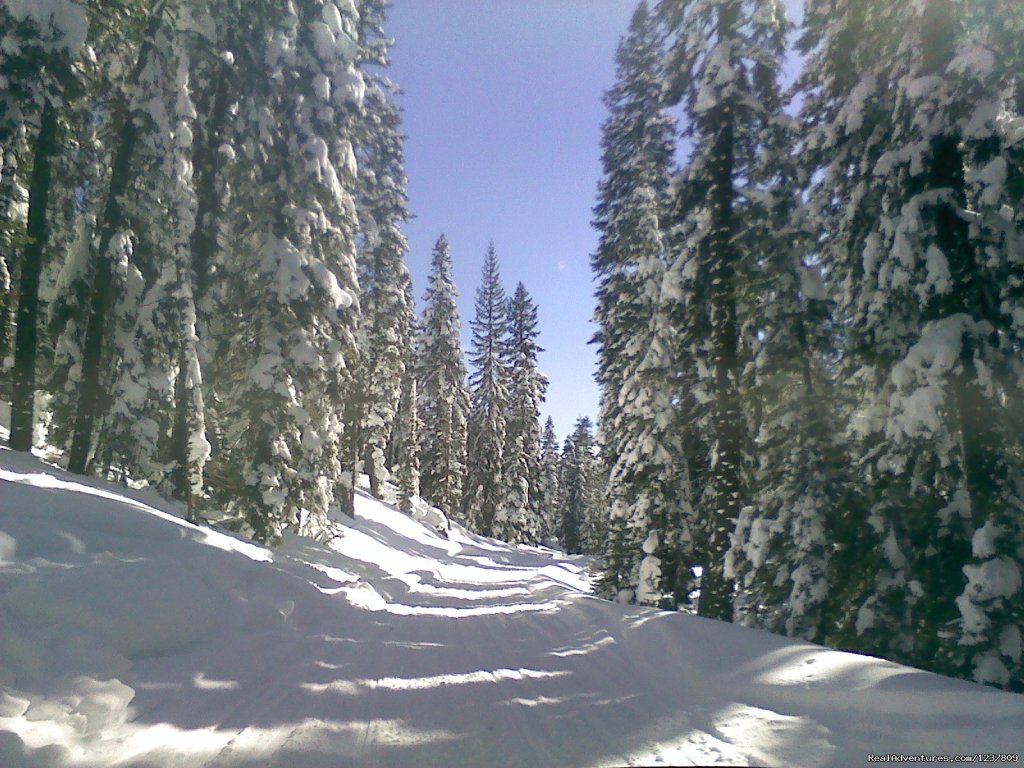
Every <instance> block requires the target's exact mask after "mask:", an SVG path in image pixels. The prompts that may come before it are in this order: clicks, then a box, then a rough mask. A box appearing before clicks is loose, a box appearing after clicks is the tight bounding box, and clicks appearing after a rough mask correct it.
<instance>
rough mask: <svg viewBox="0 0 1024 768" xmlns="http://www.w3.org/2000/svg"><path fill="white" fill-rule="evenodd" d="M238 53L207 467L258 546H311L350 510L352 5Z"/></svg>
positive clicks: (355, 95)
mask: <svg viewBox="0 0 1024 768" xmlns="http://www.w3.org/2000/svg"><path fill="white" fill-rule="evenodd" d="M246 16H247V17H250V19H251V20H250V23H251V24H252V25H253V26H252V27H243V28H241V29H239V30H238V32H239V34H240V35H243V37H242V38H240V40H239V44H238V45H237V46H236V50H235V51H234V52H233V54H234V57H235V58H236V66H237V67H238V70H239V71H240V72H241V73H244V76H245V77H246V78H251V80H249V79H247V80H246V83H245V88H244V89H243V90H242V96H241V98H240V100H239V105H238V108H237V114H236V116H235V118H234V123H235V130H236V131H237V134H236V135H237V136H238V142H237V144H236V147H235V151H238V152H239V153H240V154H241V156H242V158H243V162H239V163H237V164H236V165H235V168H236V169H237V171H238V174H237V176H236V177H234V178H233V181H234V187H233V189H232V206H231V210H230V212H229V213H230V216H231V218H232V219H233V224H232V225H233V227H234V228H235V244H234V248H233V250H232V252H231V253H230V258H225V259H224V261H223V275H222V277H221V279H222V280H223V281H225V282H226V283H227V285H226V286H225V288H224V290H223V294H222V303H221V307H220V310H219V312H220V314H221V316H220V317H219V318H218V326H219V330H218V334H219V347H218V355H217V357H218V360H217V364H218V368H219V372H218V377H217V378H218V380H217V382H216V385H217V392H216V396H217V399H218V400H219V401H220V403H221V404H222V405H221V408H226V409H230V411H229V412H224V411H223V410H222V411H221V413H220V423H221V425H222V427H221V428H222V430H223V433H222V434H221V435H220V436H219V442H220V448H221V451H220V453H219V455H218V457H217V463H216V465H215V469H216V472H217V474H218V477H219V478H220V479H221V480H222V481H223V482H221V485H222V487H223V488H224V489H225V490H228V489H230V492H229V493H228V494H227V495H226V499H225V500H226V502H227V503H228V504H229V506H230V507H231V508H232V509H235V510H237V511H239V512H240V513H242V514H243V515H244V517H245V520H246V523H247V525H248V527H249V528H250V529H251V530H252V532H253V534H254V535H255V536H256V537H257V538H258V539H261V540H275V539H277V538H278V537H279V536H280V534H281V532H282V531H283V529H284V528H285V527H294V528H296V529H297V530H299V531H300V532H305V533H310V534H316V533H317V532H318V531H319V529H320V527H321V526H322V524H323V521H324V518H325V516H326V514H327V510H328V508H329V506H330V505H331V504H333V503H334V502H335V501H337V502H339V503H342V504H344V503H346V501H349V502H350V500H351V498H352V493H353V490H352V489H353V487H354V483H355V477H354V474H353V470H354V468H353V467H352V466H350V465H348V464H343V460H344V459H343V455H342V453H343V452H342V433H343V424H342V421H341V414H343V413H344V412H345V410H346V402H347V400H346V399H347V397H349V396H350V394H351V393H350V380H349V373H348V362H347V361H351V360H353V356H354V355H355V342H354V338H353V330H354V328H355V325H356V317H357V314H358V311H359V306H358V303H357V295H358V287H357V280H356V265H355V242H354V241H355V230H356V219H355V206H354V201H353V196H352V195H353V191H354V190H355V187H356V173H357V168H356V160H355V154H354V150H353V146H352V143H351V138H352V136H353V125H352V124H353V121H354V120H356V119H358V117H359V115H360V114H361V110H362V99H363V94H364V83H363V80H362V76H361V75H360V73H359V72H358V71H357V70H356V68H355V63H356V55H357V37H358V34H357V18H356V15H355V9H354V6H353V5H352V4H351V3H342V4H341V6H340V7H339V6H338V5H336V4H335V3H334V2H326V3H320V2H315V1H314V0H307V1H303V2H295V3H289V4H287V5H286V6H285V7H284V8H283V9H280V10H278V11H275V12H274V13H273V14H272V15H267V16H263V17H262V18H255V17H252V15H251V14H246Z"/></svg>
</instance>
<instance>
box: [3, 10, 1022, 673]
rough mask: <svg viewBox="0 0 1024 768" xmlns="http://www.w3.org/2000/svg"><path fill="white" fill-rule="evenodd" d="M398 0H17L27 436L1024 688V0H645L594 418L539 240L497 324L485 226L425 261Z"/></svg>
mask: <svg viewBox="0 0 1024 768" xmlns="http://www.w3.org/2000/svg"><path fill="white" fill-rule="evenodd" d="M389 5H390V2H389V0H80V1H75V0H0V153H2V155H0V361H2V363H0V364H2V377H0V400H3V401H7V402H9V403H10V404H11V408H10V435H9V441H8V442H9V447H10V449H12V450H13V451H18V452H29V451H31V450H32V449H33V447H35V448H36V449H37V450H43V449H46V450H48V451H49V452H50V454H51V455H52V456H54V457H56V461H57V462H58V463H59V464H60V466H61V467H62V468H64V469H66V470H68V471H69V472H71V473H74V474H77V475H88V476H92V477H94V478H102V479H105V480H108V481H113V482H114V483H120V484H122V485H125V486H130V487H132V488H136V489H137V488H140V487H147V488H149V489H152V490H155V491H156V492H157V493H159V494H160V496H162V497H163V498H164V499H166V500H169V501H171V502H176V503H178V504H180V508H181V509H183V510H184V514H185V516H186V518H187V520H188V521H190V522H197V523H198V522H203V523H204V524H206V525H210V526H213V527H215V528H217V529H221V530H227V531H231V532H234V533H236V534H240V535H242V536H245V537H248V538H250V539H252V540H253V541H255V542H258V543H260V544H264V545H268V546H271V547H274V546H277V545H280V544H281V543H282V542H285V541H287V540H288V538H287V537H289V536H292V535H301V536H304V537H309V538H311V539H319V540H326V539H327V538H329V537H330V535H332V533H331V532H332V524H331V520H332V519H333V517H334V516H335V515H337V514H341V515H345V516H347V517H348V518H354V517H358V515H357V510H356V506H357V504H356V500H357V490H358V488H359V487H360V483H361V482H364V483H365V486H366V488H367V489H368V492H369V493H370V494H371V495H373V496H375V497H378V498H384V497H385V496H386V495H388V494H390V493H392V491H393V492H394V493H395V494H396V495H395V504H396V506H397V507H398V508H400V509H402V510H404V511H406V512H409V513H412V512H413V511H414V509H415V508H417V505H419V504H422V503H424V502H425V503H426V504H428V505H431V506H433V507H436V508H437V509H439V510H440V511H441V512H443V513H444V515H445V516H446V518H447V519H448V520H451V521H453V522H454V523H457V524H460V525H462V526H465V528H466V529H467V530H469V531H471V532H472V533H473V534H475V535H478V536H485V537H493V538H496V539H499V540H501V541H504V542H507V543H509V544H511V545H524V546H533V547H537V546H540V545H543V546H546V547H553V548H557V549H559V550H561V551H563V552H565V553H568V554H572V555H587V556H590V559H589V561H588V562H589V563H590V564H591V565H590V567H591V568H592V569H593V572H594V584H595V586H594V591H595V593H596V594H597V595H599V596H601V597H603V598H606V599H607V600H611V601H616V602H618V603H620V604H624V605H632V604H638V605H642V606H652V607H657V608H661V609H667V610H670V611H680V612H684V613H691V614H692V613H695V614H697V615H699V616H702V617H706V618H710V619H715V620H719V621H722V622H731V623H737V624H741V625H745V626H747V627H753V628H758V629H763V630H767V631H769V632H771V633H775V634H778V635H784V636H788V637H791V638H798V639H801V640H806V641H810V642H813V643H818V644H821V645H825V646H828V647H829V648H835V649H839V650H843V651H854V652H857V653H863V654H869V655H872V656H878V657H881V658H884V659H889V660H892V661H895V662H897V663H899V664H906V665H910V666H913V667H917V668H919V669H925V670H930V671H933V672H938V673H940V674H943V675H948V676H951V677H958V678H964V679H966V680H972V681H975V682H979V683H985V684H988V685H991V686H995V687H998V688H1003V689H1007V690H1010V691H1017V692H1020V691H1024V4H1022V3H1021V2H1019V0H806V2H805V3H804V13H803V18H802V19H801V20H800V23H799V24H796V23H794V22H793V21H792V20H789V19H787V17H786V14H785V12H784V8H783V4H782V3H781V2H780V0H656V1H655V0H651V2H646V0H641V2H640V3H639V4H638V5H637V7H636V11H635V13H634V14H633V17H632V21H631V23H630V26H629V28H628V30H624V35H623V37H622V40H621V43H620V45H619V48H618V52H617V55H616V65H617V70H616V71H617V81H616V82H615V84H614V85H613V86H612V87H611V88H610V89H609V90H608V91H607V92H606V95H605V105H606V107H607V113H608V117H607V120H606V122H605V123H604V125H603V126H602V143H601V151H602V163H603V170H604V175H603V177H602V178H601V179H595V180H594V181H595V184H596V190H597V196H596V201H597V202H596V205H595V206H594V209H593V226H594V228H595V229H596V231H597V233H598V235H599V241H598V246H597V249H596V251H595V252H594V253H593V254H591V255H590V264H591V268H592V272H593V276H594V286H595V296H594V302H595V321H596V323H597V327H598V332H597V335H596V337H595V338H594V340H593V343H594V346H595V349H596V351H597V357H598V369H597V373H596V377H597V381H598V384H599V386H600V392H601V404H600V414H599V417H598V419H597V420H596V423H592V422H591V420H590V419H589V418H586V417H581V418H580V419H579V420H578V421H577V422H576V424H575V426H574V427H573V429H572V431H571V433H570V434H568V436H567V437H565V439H564V441H560V440H559V438H558V436H557V434H556V431H555V426H554V424H553V423H552V421H551V420H550V419H547V420H546V423H542V419H541V404H542V402H543V400H544V397H545V391H546V388H547V385H548V382H547V378H546V377H545V375H544V373H543V372H542V371H541V369H540V366H539V364H538V355H539V353H540V352H542V351H543V350H542V343H543V339H541V338H540V333H539V330H538V313H539V312H544V311H546V309H545V308H544V307H538V305H537V304H536V302H535V301H534V300H533V298H532V297H531V295H530V293H529V291H528V288H527V286H524V285H523V284H522V283H519V284H517V285H516V286H515V287H514V288H513V289H511V290H509V289H508V288H507V287H506V286H505V285H504V284H503V282H502V278H501V274H500V265H499V257H500V248H501V243H500V242H499V243H496V244H492V246H491V247H490V248H489V249H488V251H487V253H486V254H485V258H484V266H483V271H482V274H481V276H480V281H479V284H478V285H477V286H476V288H475V305H474V307H475V309H474V315H473V317H472V318H467V327H468V329H469V332H470V344H469V348H468V349H467V350H465V351H464V350H463V342H462V336H461V334H462V325H463V319H462V318H460V317H459V311H458V308H457V301H456V298H457V296H458V293H459V290H458V288H457V287H456V285H455V281H454V277H453V254H452V251H453V246H454V248H455V251H456V254H458V253H459V251H458V244H457V243H456V244H449V242H448V241H447V239H446V238H445V237H444V236H443V235H442V236H440V237H439V238H438V239H437V242H436V245H435V247H434V250H433V253H432V260H431V264H430V274H429V278H428V281H427V284H426V285H425V286H422V287H419V289H418V290H414V286H413V285H412V280H411V278H410V273H409V270H408V267H407V264H406V257H407V251H408V244H407V240H406V236H405V234H404V233H403V226H404V225H405V224H406V222H407V221H408V220H409V218H410V215H411V213H410V211H409V206H408V197H407V191H406V184H407V179H406V175H405V170H404V158H403V128H402V115H401V110H400V108H399V106H398V100H397V94H398V92H399V91H398V89H399V87H400V85H401V84H400V83H399V84H394V83H392V82H391V80H390V79H389V77H388V63H389V50H390V48H391V46H392V44H393V43H394V41H392V40H391V39H390V38H389V37H388V35H387V32H386V14H387V10H388V7H389ZM792 62H798V63H799V72H798V73H797V74H796V76H795V78H794V77H792V76H789V75H787V74H786V70H787V67H789V66H790V65H791V63H792ZM436 228H437V231H439V232H440V231H443V230H444V228H445V223H444V222H436ZM550 311H557V310H556V309H554V308H551V310H550ZM363 476H365V481H361V480H360V478H361V477H363ZM2 501H3V499H2V496H0V503H2ZM2 559H3V558H2V557H0V560H2ZM286 618H287V617H286ZM0 682H2V680H0Z"/></svg>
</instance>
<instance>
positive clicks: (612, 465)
mask: <svg viewBox="0 0 1024 768" xmlns="http://www.w3.org/2000/svg"><path fill="white" fill-rule="evenodd" d="M662 43H663V39H662V32H661V31H660V29H659V27H658V25H657V23H656V19H654V18H653V17H652V15H651V14H650V12H649V10H648V7H647V4H646V3H645V2H641V3H640V4H639V5H638V6H637V9H636V11H635V12H634V14H633V17H632V20H631V22H630V27H629V32H628V34H627V35H626V37H625V38H624V39H623V40H622V42H621V43H620V45H619V48H618V51H617V53H616V63H617V67H618V82H617V83H616V85H615V86H614V87H613V88H612V89H611V90H609V91H608V93H607V94H606V95H605V104H606V105H607V107H608V109H609V112H610V116H609V118H608V120H607V121H606V122H605V125H604V135H603V139H602V148H603V158H602V162H603V165H604V174H605V175H604V179H603V180H602V181H601V183H600V185H599V188H598V203H597V206H596V207H595V209H594V213H595V220H594V226H595V227H596V228H597V230H598V232H599V233H600V240H599V243H598V248H597V251H596V253H595V254H594V256H593V258H592V266H593V269H594V272H595V274H596V275H597V277H598V280H599V283H598V288H597V292H596V293H597V309H596V312H595V319H596V320H597V322H598V323H599V325H600V330H599V331H598V334H597V337H596V341H597V342H598V344H599V345H600V346H599V349H598V359H599V365H598V374H597V378H598V382H599V383H600V385H601V409H602V413H601V424H602V436H603V442H604V444H605V451H606V457H607V463H608V469H609V479H608V494H609V504H610V507H611V516H612V520H611V522H610V534H611V535H610V536H609V537H608V540H607V542H606V550H607V551H606V572H605V578H604V586H603V588H604V590H605V591H606V592H608V593H610V594H616V593H618V592H619V590H621V589H624V588H635V587H636V584H637V581H636V580H637V577H638V568H639V563H640V560H641V559H643V558H644V557H645V553H644V552H643V551H642V549H641V545H642V544H643V543H644V542H645V541H647V540H648V539H649V538H650V537H651V536H652V535H653V537H654V539H653V540H656V541H657V545H656V546H655V547H654V549H655V552H656V555H655V554H654V553H651V554H650V555H649V556H648V558H649V562H648V565H651V564H652V563H653V558H655V557H656V558H657V559H658V561H659V563H660V564H663V565H664V567H662V566H661V565H659V577H658V580H659V589H658V591H659V594H660V593H669V594H672V593H674V592H676V591H677V585H676V583H675V582H676V581H677V579H678V578H679V571H680V570H681V562H682V561H684V560H689V557H688V556H687V555H683V554H682V552H681V551H680V545H683V546H682V549H683V550H684V551H688V550H689V549H690V547H689V541H690V536H689V533H688V527H689V517H690V498H689V496H690V489H689V487H688V482H687V481H688V477H687V474H686V472H685V468H684V467H682V466H681V454H682V448H681V445H680V440H679V432H678V430H677V429H676V424H675V419H674V418H673V417H672V412H673V410H674V407H675V405H674V402H673V401H674V399H675V396H674V393H673V389H674V382H673V376H674V369H675V359H674V352H675V344H674V342H673V338H672V337H673V330H672V327H671V324H670V316H669V313H668V311H667V309H668V301H667V298H668V297H667V296H666V294H665V288H666V286H665V285H664V283H665V278H666V268H667V266H668V263H667V252H666V244H665V241H664V238H663V236H662V227H663V225H664V223H665V219H666V218H667V216H666V214H667V210H666V209H667V202H668V186H669V172H670V166H671V163H672V153H673V146H672V135H673V132H674V130H675V121H674V120H673V119H672V118H671V117H670V116H669V115H668V114H667V112H666V111H665V108H664V104H663V96H662V79H663V73H662V71H661V64H660V60H661V57H662V55H663V51H662ZM683 570H684V569H683ZM679 591H682V590H679Z"/></svg>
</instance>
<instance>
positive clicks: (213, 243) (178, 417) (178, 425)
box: [170, 41, 231, 522]
mask: <svg viewBox="0 0 1024 768" xmlns="http://www.w3.org/2000/svg"><path fill="white" fill-rule="evenodd" d="M227 45H228V49H229V50H230V46H231V43H230V41H229V42H228V43H227ZM224 69H225V70H228V71H223V72H221V75H220V77H219V78H218V81H217V88H216V91H215V92H214V96H213V105H212V107H211V108H210V112H209V115H210V118H209V120H208V122H207V125H206V131H205V135H204V136H203V140H202V142H201V143H197V144H196V147H195V151H194V154H193V160H192V164H193V168H194V169H195V174H196V226H195V229H194V230H193V231H192V238H191V250H192V281H193V288H192V301H193V303H194V304H195V305H196V318H197V324H196V335H197V336H198V335H199V334H200V333H201V327H202V323H201V322H199V304H200V302H201V300H202V298H203V297H204V295H205V294H206V289H207V288H208V287H209V282H210V262H211V261H212V260H213V257H214V255H215V254H216V252H217V224H218V222H219V220H220V215H221V197H220V195H219V194H218V190H217V175H218V173H219V172H220V169H221V161H220V158H221V154H220V152H219V142H220V137H221V134H222V132H223V130H224V125H225V123H226V122H227V114H228V100H229V99H228V96H229V92H228V83H229V79H230V71H229V68H228V67H224ZM187 377H188V367H187V365H186V361H185V359H184V351H183V350H182V354H181V359H180V360H179V364H178V376H177V379H176V381H175V386H174V392H175V402H174V426H173V427H172V429H171V446H170V451H171V461H172V462H174V470H173V471H172V473H171V487H172V489H173V490H172V492H173V493H174V496H175V498H177V499H179V500H181V501H184V502H185V505H186V509H187V510H188V512H187V517H188V519H189V520H190V521H193V522H194V521H195V519H196V516H195V507H196V499H195V498H194V494H193V492H192V483H191V479H190V477H189V476H190V474H191V473H190V471H189V467H190V464H191V455H190V451H191V449H190V446H189V434H188V431H189V430H188V423H189V409H190V408H191V405H190V402H191V398H190V397H189V393H188V388H187V386H186V381H187Z"/></svg>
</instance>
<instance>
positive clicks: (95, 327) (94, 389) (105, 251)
mask: <svg viewBox="0 0 1024 768" xmlns="http://www.w3.org/2000/svg"><path fill="white" fill-rule="evenodd" d="M162 14H163V3H161V4H160V5H158V6H157V7H156V8H155V9H154V10H153V15H152V16H151V17H150V20H149V24H148V25H147V29H146V34H145V37H144V38H143V42H142V45H141V47H140V48H139V57H138V60H137V61H136V62H135V69H134V70H133V71H132V76H131V78H130V80H129V82H131V83H132V84H137V83H138V82H139V76H140V75H141V73H142V70H143V68H144V67H145V65H146V62H147V61H148V60H149V56H150V53H151V52H152V50H153V47H154V44H153V40H154V38H155V36H156V32H157V29H158V28H159V26H160V21H161V16H162ZM114 114H115V115H116V117H115V122H114V124H115V125H117V126H119V127H118V131H117V144H116V147H117V149H116V150H115V152H114V159H113V162H112V163H111V168H110V188H109V189H108V191H107V202H106V205H105V206H104V208H103V215H102V218H101V219H100V222H99V228H100V239H99V247H98V249H97V251H96V270H95V273H94V276H93V286H92V296H91V298H90V301H89V307H88V312H89V318H88V321H87V323H86V326H85V341H84V343H83V349H82V379H81V382H80V384H79V392H78V410H77V413H76V414H75V425H74V433H73V435H72V437H71V450H70V451H69V454H68V469H69V470H70V471H72V472H75V473H78V474H84V473H85V469H86V465H87V464H88V461H89V452H90V450H91V448H92V433H93V427H94V426H95V422H96V416H97V415H98V414H99V413H100V411H101V410H102V398H101V394H102V392H101V391H100V373H101V364H102V361H103V353H104V346H105V342H106V325H107V314H108V313H109V311H110V305H111V302H112V300H113V293H114V281H113V277H114V276H113V271H112V268H111V259H110V254H109V251H110V243H111V241H112V240H113V239H114V235H115V234H116V233H117V231H118V230H119V229H121V228H122V226H123V225H124V214H123V211H122V209H121V198H122V197H123V196H124V194H125V193H126V192H127V190H128V184H129V182H130V181H131V178H132V160H133V158H134V155H135V146H136V144H137V143H138V139H139V127H138V125H137V124H136V122H135V120H134V119H133V116H132V114H131V108H130V104H129V103H128V98H127V96H126V95H125V94H124V93H122V94H121V95H120V100H119V103H118V104H117V107H116V109H115V113H114Z"/></svg>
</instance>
